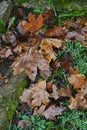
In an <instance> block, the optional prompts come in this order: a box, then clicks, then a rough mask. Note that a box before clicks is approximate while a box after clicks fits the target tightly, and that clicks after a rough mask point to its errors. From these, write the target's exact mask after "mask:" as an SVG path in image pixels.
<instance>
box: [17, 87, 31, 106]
mask: <svg viewBox="0 0 87 130" xmlns="http://www.w3.org/2000/svg"><path fill="white" fill-rule="evenodd" d="M31 92H32V89H31V88H30V87H29V89H25V90H24V92H23V94H22V96H20V97H19V99H20V101H21V102H26V103H27V104H28V105H30V104H31Z"/></svg>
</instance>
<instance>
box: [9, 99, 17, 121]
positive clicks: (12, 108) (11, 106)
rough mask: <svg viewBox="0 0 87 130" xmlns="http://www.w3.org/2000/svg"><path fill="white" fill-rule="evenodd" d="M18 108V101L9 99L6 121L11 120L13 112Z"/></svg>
mask: <svg viewBox="0 0 87 130" xmlns="http://www.w3.org/2000/svg"><path fill="white" fill-rule="evenodd" d="M17 106H18V100H17V99H10V100H9V109H8V112H7V118H8V120H11V119H12V117H13V115H14V113H15V111H16V108H17Z"/></svg>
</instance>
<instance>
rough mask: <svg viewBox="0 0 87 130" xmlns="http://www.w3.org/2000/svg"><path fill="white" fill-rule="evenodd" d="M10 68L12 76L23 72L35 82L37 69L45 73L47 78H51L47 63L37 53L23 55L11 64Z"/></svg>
mask: <svg viewBox="0 0 87 130" xmlns="http://www.w3.org/2000/svg"><path fill="white" fill-rule="evenodd" d="M12 67H13V70H14V72H13V74H14V75H16V74H19V73H21V72H22V71H25V72H26V74H27V75H28V76H29V78H30V79H31V80H32V81H35V78H36V75H37V68H38V69H39V70H40V71H42V72H43V73H45V72H47V73H45V75H46V76H47V77H49V76H51V71H50V67H49V63H48V61H47V60H45V59H44V57H43V55H41V54H39V53H38V52H35V53H33V54H32V53H30V54H24V55H22V56H20V57H18V58H17V59H16V61H15V62H14V63H13V65H12ZM41 76H43V75H41ZM44 78H45V77H44Z"/></svg>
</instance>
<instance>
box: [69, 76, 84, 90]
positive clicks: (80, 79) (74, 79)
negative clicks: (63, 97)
mask: <svg viewBox="0 0 87 130" xmlns="http://www.w3.org/2000/svg"><path fill="white" fill-rule="evenodd" d="M68 81H69V83H70V84H71V85H73V87H74V89H76V90H78V89H80V88H81V87H82V85H83V83H84V82H85V76H84V74H73V75H71V77H69V78H68Z"/></svg>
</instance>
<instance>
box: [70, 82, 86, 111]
mask: <svg viewBox="0 0 87 130" xmlns="http://www.w3.org/2000/svg"><path fill="white" fill-rule="evenodd" d="M69 108H70V109H80V110H85V109H86V110H87V81H86V82H85V83H84V84H83V85H82V87H81V90H78V93H77V94H76V96H75V98H73V97H71V98H70V105H69Z"/></svg>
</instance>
